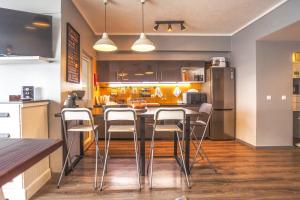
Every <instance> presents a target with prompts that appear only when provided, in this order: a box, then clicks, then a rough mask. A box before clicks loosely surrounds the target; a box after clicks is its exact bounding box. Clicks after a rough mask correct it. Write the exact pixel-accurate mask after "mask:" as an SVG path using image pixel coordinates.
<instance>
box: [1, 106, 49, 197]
mask: <svg viewBox="0 0 300 200" xmlns="http://www.w3.org/2000/svg"><path fill="white" fill-rule="evenodd" d="M48 104H49V102H48V101H41V102H28V103H0V113H5V115H6V114H7V115H6V116H5V115H3V116H2V117H0V133H5V134H7V133H8V134H9V135H10V137H11V138H40V139H42V138H43V139H45V138H48ZM50 178H51V171H50V165H49V157H46V158H44V159H43V160H41V161H40V162H38V163H37V164H35V165H34V166H32V167H31V168H29V169H28V170H26V171H25V172H24V173H22V174H20V175H19V176H17V177H16V178H14V179H13V180H12V181H11V182H9V183H7V184H6V185H4V186H3V192H4V195H5V197H6V198H8V199H9V200H27V199H29V198H30V197H31V196H32V195H33V194H34V193H36V192H37V191H38V190H39V189H40V188H41V187H42V186H43V185H44V184H45V183H46V182H47V181H48V180H49V179H50Z"/></svg>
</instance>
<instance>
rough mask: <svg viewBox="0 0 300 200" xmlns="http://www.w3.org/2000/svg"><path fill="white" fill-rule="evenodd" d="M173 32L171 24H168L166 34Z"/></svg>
mask: <svg viewBox="0 0 300 200" xmlns="http://www.w3.org/2000/svg"><path fill="white" fill-rule="evenodd" d="M172 31H173V30H172V25H171V24H169V25H168V32H172Z"/></svg>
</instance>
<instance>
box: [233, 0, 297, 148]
mask: <svg viewBox="0 0 300 200" xmlns="http://www.w3.org/2000/svg"><path fill="white" fill-rule="evenodd" d="M299 7H300V1H299V0H289V1H287V2H286V3H284V4H283V5H281V6H280V7H278V8H277V9H275V10H274V11H272V12H271V13H269V14H267V15H266V16H264V17H262V18H261V19H259V20H258V21H256V22H254V23H253V24H251V25H250V26H248V27H246V28H245V29H243V30H241V31H240V32H238V33H236V34H235V35H233V36H232V41H231V46H232V49H231V50H232V54H231V61H232V65H233V66H234V67H236V72H237V81H236V92H237V93H236V95H237V97H236V99H237V102H236V106H237V118H236V120H237V121H236V122H237V127H236V135H237V138H238V139H240V140H242V141H244V142H246V143H249V144H251V145H254V146H256V145H257V144H259V145H260V146H263V145H264V144H263V143H261V142H260V141H258V139H259V137H258V132H259V131H257V128H258V127H257V120H258V119H257V109H258V108H257V102H258V101H259V98H260V97H258V96H257V88H259V87H261V85H258V82H257V74H258V70H257V63H256V41H257V40H259V39H260V38H262V37H264V36H266V35H268V34H270V33H272V32H275V31H277V30H279V29H282V28H284V27H286V26H288V25H290V24H293V23H295V22H296V21H298V20H300V12H299ZM274 87H275V86H274ZM268 131H270V132H271V131H273V129H269V130H268ZM282 145H285V144H282Z"/></svg>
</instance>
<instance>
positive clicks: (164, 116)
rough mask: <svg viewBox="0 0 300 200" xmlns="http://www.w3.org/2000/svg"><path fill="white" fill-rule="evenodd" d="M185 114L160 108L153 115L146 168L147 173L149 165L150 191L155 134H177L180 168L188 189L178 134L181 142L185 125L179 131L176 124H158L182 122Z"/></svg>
mask: <svg viewBox="0 0 300 200" xmlns="http://www.w3.org/2000/svg"><path fill="white" fill-rule="evenodd" d="M185 119H186V114H185V110H184V109H177V108H161V109H158V110H157V111H156V112H155V114H154V125H153V134H152V140H151V147H150V148H151V152H150V162H149V163H148V166H147V173H148V171H149V164H150V189H152V177H153V160H154V137H155V133H156V132H172V133H176V134H177V142H178V144H179V150H180V161H181V166H182V167H183V170H184V174H185V178H186V182H187V186H188V187H189V188H190V181H189V177H188V174H187V170H186V166H185V163H184V158H183V150H182V145H181V141H180V137H179V133H182V142H183V140H184V136H185V124H184V123H183V129H182V130H181V129H180V128H179V127H178V126H177V125H176V124H168V125H160V124H158V123H159V122H160V121H170V120H176V121H177V120H178V121H180V120H182V121H185Z"/></svg>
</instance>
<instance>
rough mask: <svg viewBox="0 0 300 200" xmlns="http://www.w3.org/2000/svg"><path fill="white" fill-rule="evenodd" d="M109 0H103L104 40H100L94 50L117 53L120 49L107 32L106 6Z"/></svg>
mask: <svg viewBox="0 0 300 200" xmlns="http://www.w3.org/2000/svg"><path fill="white" fill-rule="evenodd" d="M107 2H108V0H103V3H104V33H103V35H102V38H100V39H99V40H98V41H97V42H96V43H95V44H94V46H93V48H94V49H95V50H97V51H103V52H111V51H116V50H117V49H118V47H117V46H116V45H115V43H114V42H113V41H112V40H111V39H109V37H108V34H107V32H106V5H107Z"/></svg>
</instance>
